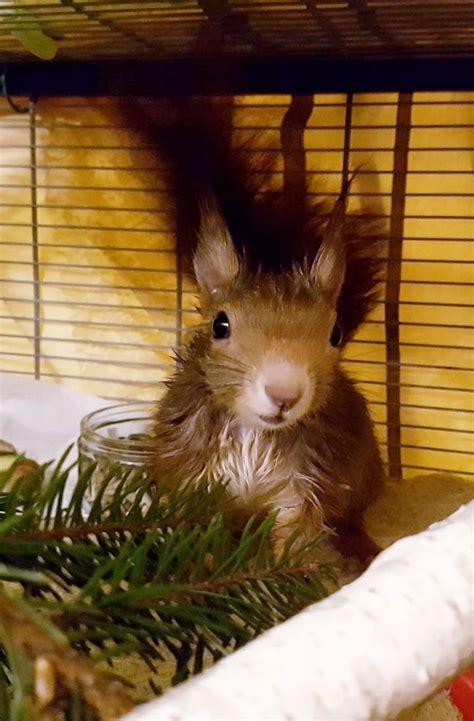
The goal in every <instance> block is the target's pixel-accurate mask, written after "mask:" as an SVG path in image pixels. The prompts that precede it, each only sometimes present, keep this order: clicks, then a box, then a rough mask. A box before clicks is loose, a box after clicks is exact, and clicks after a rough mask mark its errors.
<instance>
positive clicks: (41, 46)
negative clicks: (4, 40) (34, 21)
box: [11, 28, 58, 60]
mask: <svg viewBox="0 0 474 721" xmlns="http://www.w3.org/2000/svg"><path fill="white" fill-rule="evenodd" d="M11 33H12V35H13V37H14V38H16V39H17V40H18V42H19V43H21V44H22V45H23V47H24V48H26V50H28V51H29V52H30V53H32V54H33V55H36V57H38V58H41V60H53V58H54V57H55V56H56V53H57V51H58V46H57V44H56V42H55V41H54V40H53V39H52V38H50V37H49V36H48V35H46V34H45V33H44V32H43V31H42V30H40V29H39V28H38V29H37V30H36V29H31V30H12V31H11Z"/></svg>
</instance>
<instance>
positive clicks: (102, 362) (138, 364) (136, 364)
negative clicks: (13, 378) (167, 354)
mask: <svg viewBox="0 0 474 721" xmlns="http://www.w3.org/2000/svg"><path fill="white" fill-rule="evenodd" d="M0 356H7V357H13V358H17V357H18V358H31V359H32V360H34V353H16V352H12V351H3V350H0ZM41 360H42V361H44V360H47V361H73V362H75V363H99V364H100V365H108V366H111V365H116V366H125V367H133V368H135V367H136V368H161V369H162V370H168V371H170V372H172V371H173V368H174V363H172V362H171V360H172V359H171V358H170V363H145V362H142V361H123V360H121V361H118V360H114V361H111V360H110V359H104V358H85V357H84V356H60V355H47V354H44V353H42V354H41ZM2 372H3V371H2Z"/></svg>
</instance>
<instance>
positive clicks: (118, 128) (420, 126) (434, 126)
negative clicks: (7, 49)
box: [0, 103, 474, 150]
mask: <svg viewBox="0 0 474 721" xmlns="http://www.w3.org/2000/svg"><path fill="white" fill-rule="evenodd" d="M374 104H375V103H374ZM354 106H355V103H353V107H354ZM61 107H64V106H63V105H62V106H61ZM75 107H76V106H75ZM245 107H246V109H248V108H249V107H250V106H248V105H247V106H245ZM263 107H264V108H265V110H267V109H268V108H271V107H272V106H271V105H267V104H265V105H264V106H263ZM273 107H274V108H275V107H276V108H279V109H280V110H283V109H284V106H273ZM319 107H322V106H320V105H316V104H315V105H314V110H315V111H317V110H318V108H319ZM334 107H341V106H340V105H338V106H334ZM85 108H87V106H84V109H85ZM163 109H164V110H166V108H163ZM35 127H36V128H37V130H52V131H58V130H74V131H76V132H80V131H82V130H106V131H113V132H114V133H116V132H136V127H134V126H133V125H120V124H119V123H117V124H116V125H115V124H112V123H80V124H78V123H77V122H76V123H74V122H73V121H71V122H70V123H67V122H64V121H63V122H57V123H37V124H36V126H35ZM396 128H397V124H396V122H395V121H394V122H393V123H379V124H377V123H374V124H372V125H370V124H367V123H365V124H364V123H355V124H353V125H351V130H370V131H373V130H396ZM410 128H411V129H412V130H446V131H449V130H456V129H458V128H460V129H469V128H474V123H449V124H448V123H412V124H411V125H410ZM0 129H6V130H19V129H22V130H24V131H25V132H26V131H27V130H28V122H26V121H25V122H24V123H23V124H22V125H21V124H20V122H16V123H12V122H8V121H6V122H5V121H2V120H0ZM344 129H345V126H344V125H342V124H338V123H335V124H333V125H324V124H321V125H319V124H314V125H313V124H311V118H310V120H309V121H308V124H307V125H306V130H307V131H308V130H309V131H312V130H324V131H327V130H344ZM260 130H268V131H274V132H275V133H279V132H280V127H279V126H278V125H266V124H265V123H261V124H259V125H252V124H244V125H239V124H238V123H234V124H233V126H232V131H231V132H234V131H249V132H254V131H260ZM8 147H13V146H8ZM14 147H26V146H14ZM37 147H39V148H61V147H76V148H79V147H86V148H89V147H92V148H94V149H96V150H107V149H111V148H115V149H117V150H128V148H129V146H124V145H116V146H115V145H113V146H105V145H104V146H103V145H93V146H80V145H74V146H72V145H71V146H70V145H68V146H64V145H55V144H54V143H48V144H40V145H38V146H37ZM131 147H132V148H133V149H134V150H145V149H147V148H150V149H154V148H157V147H159V143H155V144H151V145H140V146H136V145H134V146H131ZM376 149H377V150H378V148H376ZM353 150H358V148H353Z"/></svg>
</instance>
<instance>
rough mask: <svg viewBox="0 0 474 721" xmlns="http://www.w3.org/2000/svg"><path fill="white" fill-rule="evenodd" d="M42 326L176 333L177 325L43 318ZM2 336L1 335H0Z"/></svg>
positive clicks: (24, 318) (2, 317) (4, 317)
mask: <svg viewBox="0 0 474 721" xmlns="http://www.w3.org/2000/svg"><path fill="white" fill-rule="evenodd" d="M121 309H122V306H120V310H121ZM171 312H172V313H175V311H174V309H171ZM0 320H13V321H22V322H25V321H26V322H33V320H34V319H33V317H30V318H28V317H27V316H8V315H0ZM41 323H42V324H48V325H49V324H51V325H67V326H68V327H69V326H83V327H86V328H87V327H89V326H90V327H92V328H96V327H98V328H120V329H124V328H126V329H127V330H146V331H161V332H163V333H166V332H168V333H176V325H173V326H159V325H150V324H148V325H140V324H138V323H137V324H135V323H110V322H107V323H101V322H99V321H93V320H85V321H84V320H55V319H54V318H42V319H41ZM0 336H1V333H0Z"/></svg>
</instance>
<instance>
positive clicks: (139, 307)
mask: <svg viewBox="0 0 474 721" xmlns="http://www.w3.org/2000/svg"><path fill="white" fill-rule="evenodd" d="M173 292H175V291H173ZM0 301H5V302H6V303H9V302H11V303H28V304H30V305H31V303H33V302H34V301H33V300H32V299H26V298H13V297H6V296H3V297H2V296H0ZM41 305H42V306H43V305H59V306H65V307H69V306H71V307H73V308H81V307H83V306H84V307H86V308H107V309H109V310H110V309H112V310H117V305H114V304H113V303H92V302H89V301H83V300H80V301H67V300H41ZM120 310H139V311H141V310H146V311H150V312H153V313H163V312H167V313H173V314H174V315H176V313H192V314H193V315H196V314H197V313H198V312H199V311H198V310H197V308H166V307H165V306H151V305H122V303H121V304H120ZM4 317H5V318H6V317H7V316H4ZM25 320H26V318H25Z"/></svg>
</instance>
